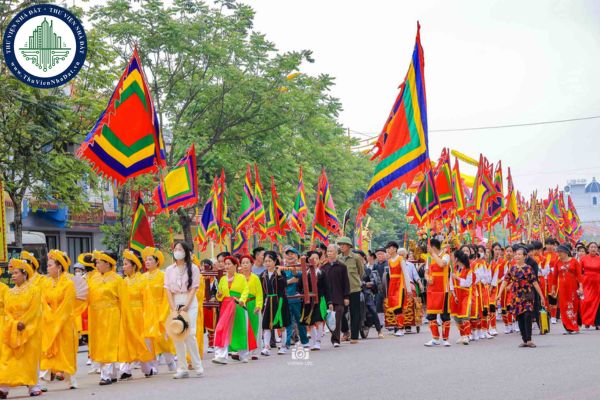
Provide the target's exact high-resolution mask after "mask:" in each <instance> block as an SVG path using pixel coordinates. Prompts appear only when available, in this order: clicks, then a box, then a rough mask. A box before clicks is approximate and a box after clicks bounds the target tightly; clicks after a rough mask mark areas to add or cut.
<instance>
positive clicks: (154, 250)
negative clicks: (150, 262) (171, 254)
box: [142, 246, 165, 268]
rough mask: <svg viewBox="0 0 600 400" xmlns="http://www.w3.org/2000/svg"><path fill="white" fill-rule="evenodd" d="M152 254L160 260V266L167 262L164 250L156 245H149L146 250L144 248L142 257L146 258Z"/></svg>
mask: <svg viewBox="0 0 600 400" xmlns="http://www.w3.org/2000/svg"><path fill="white" fill-rule="evenodd" d="M150 256H152V257H155V258H156V259H157V260H158V261H157V265H158V268H160V267H162V265H163V264H164V263H165V256H164V255H163V253H162V251H160V250H159V249H157V248H156V247H150V246H148V247H146V248H145V249H144V250H142V258H143V259H144V260H145V259H146V257H150Z"/></svg>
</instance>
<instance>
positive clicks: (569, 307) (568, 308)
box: [555, 258, 582, 331]
mask: <svg viewBox="0 0 600 400" xmlns="http://www.w3.org/2000/svg"><path fill="white" fill-rule="evenodd" d="M563 267H566V269H564V270H563ZM556 270H557V271H556V272H557V273H556V276H555V277H556V279H557V280H558V306H559V307H560V318H561V320H562V323H563V326H564V327H565V329H566V330H568V331H579V326H578V325H577V315H578V314H579V296H578V295H577V289H578V288H579V283H580V282H581V280H582V277H581V264H579V261H577V260H576V259H575V258H571V260H570V261H568V262H567V263H566V264H565V263H563V262H561V261H559V263H558V265H557V269H556Z"/></svg>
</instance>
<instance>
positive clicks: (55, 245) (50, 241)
mask: <svg viewBox="0 0 600 400" xmlns="http://www.w3.org/2000/svg"><path fill="white" fill-rule="evenodd" d="M46 245H47V246H48V250H51V249H60V241H59V237H58V235H49V234H46Z"/></svg>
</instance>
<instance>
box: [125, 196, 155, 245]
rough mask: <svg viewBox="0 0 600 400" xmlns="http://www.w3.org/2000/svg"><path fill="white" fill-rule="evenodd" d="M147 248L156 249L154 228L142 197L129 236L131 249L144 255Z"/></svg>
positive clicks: (139, 198)
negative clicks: (153, 234) (151, 225)
mask: <svg viewBox="0 0 600 400" xmlns="http://www.w3.org/2000/svg"><path fill="white" fill-rule="evenodd" d="M146 247H154V237H153V236H152V228H151V227H150V222H149V221H148V214H147V213H146V207H145V206H144V203H143V202H142V197H141V196H140V197H138V201H137V205H136V208H135V213H134V214H133V217H132V220H131V234H130V235H129V248H130V249H132V250H134V251H136V252H137V253H138V254H142V250H144V248H146Z"/></svg>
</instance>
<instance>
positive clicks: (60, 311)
mask: <svg viewBox="0 0 600 400" xmlns="http://www.w3.org/2000/svg"><path fill="white" fill-rule="evenodd" d="M74 305H75V285H74V284H73V281H72V280H71V278H70V277H69V276H68V275H67V274H61V276H60V277H59V278H58V279H53V278H48V279H47V280H46V285H45V287H44V290H43V292H42V329H43V331H44V335H43V336H42V362H41V365H40V369H41V370H43V371H45V370H51V371H52V372H65V373H67V374H69V375H73V374H75V371H76V370H77V348H78V340H77V339H78V338H77V333H76V327H75V317H74V313H73V307H74Z"/></svg>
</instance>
